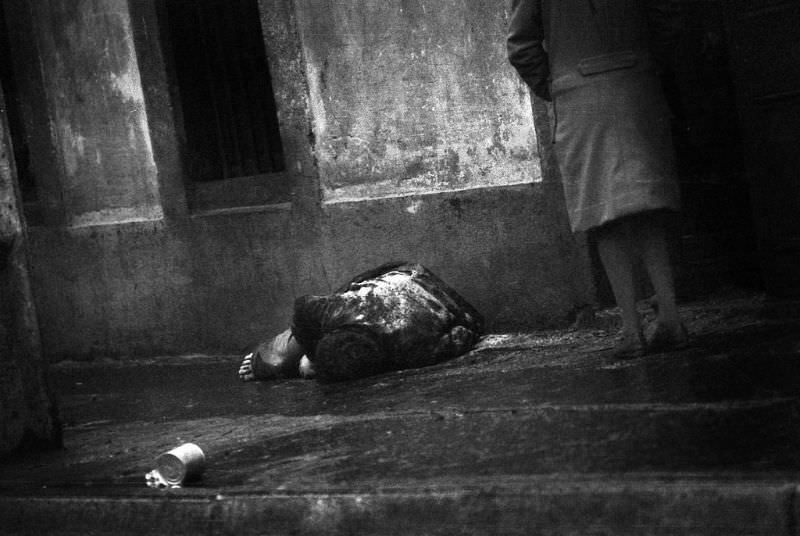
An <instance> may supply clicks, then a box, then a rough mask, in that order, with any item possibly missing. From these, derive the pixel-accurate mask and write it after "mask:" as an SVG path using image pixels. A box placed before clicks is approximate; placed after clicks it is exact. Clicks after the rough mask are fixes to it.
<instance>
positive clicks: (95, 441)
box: [0, 296, 800, 535]
mask: <svg viewBox="0 0 800 536" xmlns="http://www.w3.org/2000/svg"><path fill="white" fill-rule="evenodd" d="M682 313H683V315H684V318H685V319H686V320H687V325H688V327H689V330H690V332H691V333H692V335H693V338H692V343H691V345H690V346H689V347H688V348H686V349H684V350H681V351H680V352H672V353H663V354H654V355H649V356H646V357H643V358H639V359H634V360H627V361H619V360H615V359H613V358H611V356H610V355H609V352H608V348H610V346H611V344H612V343H613V333H614V326H613V324H614V315H613V313H609V312H602V313H601V314H600V315H598V319H597V320H596V321H595V322H594V324H592V325H589V326H586V327H583V328H581V329H574V330H565V331H550V332H542V333H527V334H502V335H490V336H488V337H486V338H485V339H484V340H483V341H482V342H481V344H480V345H479V347H478V348H477V349H476V350H475V351H473V352H471V353H470V354H468V355H466V356H463V357H461V358H459V359H457V360H454V361H451V362H448V363H445V364H442V365H439V366H435V367H429V368H426V369H420V370H413V371H403V372H398V373H392V374H386V375H382V376H378V377H374V378H369V379H365V380H360V381H355V382H348V383H342V384H333V385H322V384H317V383H316V382H313V381H305V380H292V381H281V382H275V383H264V384H242V383H239V381H238V379H237V378H236V371H237V368H238V362H237V359H236V358H235V357H230V358H225V357H216V358H211V357H204V356H191V357H182V358H166V359H160V360H153V361H152V362H137V363H135V364H120V363H114V362H107V363H92V364H77V363H73V364H70V363H65V364H62V365H59V366H58V367H56V369H55V370H54V371H53V380H54V382H55V385H56V389H57V391H58V392H59V393H60V394H61V408H62V416H63V419H64V421H65V424H66V429H65V444H66V448H65V449H64V450H63V451H60V452H57V453H49V454H44V455H30V456H27V457H25V458H18V459H15V460H11V461H8V462H6V463H4V464H3V465H0V533H4V534H5V533H8V534H17V533H29V534H42V533H62V534H63V533H71V534H91V533H95V534H101V533H112V532H113V533H117V534H143V533H161V534H179V533H182V534H203V533H208V534H212V533H213V534H228V533H231V534H238V535H241V534H581V535H583V534H726V535H732V534H768V535H784V534H785V535H793V534H795V533H796V532H798V531H797V527H798V524H797V519H798V513H797V511H796V510H797V508H798V503H797V499H796V486H797V485H798V484H800V427H798V417H799V416H800V395H799V394H800V389H799V388H800V303H797V302H770V301H768V300H765V299H764V298H761V297H758V296H739V297H731V296H729V297H727V298H726V299H720V300H708V301H705V302H702V303H694V304H688V305H685V306H684V307H683V308H682ZM185 441H192V442H195V443H197V444H199V445H200V446H202V447H203V449H204V450H205V451H206V453H207V457H208V468H207V471H206V473H205V475H204V478H203V480H202V481H201V482H199V483H198V484H196V485H194V486H192V487H186V488H183V489H171V490H154V489H150V488H147V487H146V486H145V480H144V475H145V473H146V472H147V471H149V470H150V469H152V468H153V459H154V458H155V456H156V455H157V454H159V453H161V452H164V451H166V450H169V449H170V448H172V447H174V446H176V445H178V444H180V443H182V442H185Z"/></svg>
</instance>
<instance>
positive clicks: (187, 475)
mask: <svg viewBox="0 0 800 536" xmlns="http://www.w3.org/2000/svg"><path fill="white" fill-rule="evenodd" d="M205 468H206V456H205V454H203V450H202V449H201V448H200V447H198V446H197V445H195V444H194V443H184V444H183V445H181V446H180V447H176V448H174V449H172V450H170V451H169V452H165V453H164V454H161V455H160V456H159V457H158V458H156V469H157V470H158V472H159V473H161V476H162V478H163V479H164V480H165V481H166V482H167V484H169V485H170V486H180V485H181V484H183V483H184V482H190V481H192V480H197V479H199V478H200V476H201V475H202V474H203V471H204V470H205Z"/></svg>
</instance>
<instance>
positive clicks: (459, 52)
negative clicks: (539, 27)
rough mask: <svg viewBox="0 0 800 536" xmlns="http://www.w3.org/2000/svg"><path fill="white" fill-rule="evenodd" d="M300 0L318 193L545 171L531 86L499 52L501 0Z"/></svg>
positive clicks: (468, 183)
mask: <svg viewBox="0 0 800 536" xmlns="http://www.w3.org/2000/svg"><path fill="white" fill-rule="evenodd" d="M297 6H298V19H299V29H300V32H301V35H302V39H303V46H304V51H305V55H306V62H307V66H306V69H307V72H308V84H309V94H310V105H311V109H312V111H313V125H314V131H315V135H316V141H317V146H316V154H317V158H318V160H319V169H320V180H321V184H322V188H323V192H324V197H325V200H327V201H336V200H351V199H364V198H374V197H377V196H388V195H397V194H399V193H419V192H427V191H432V190H434V191H441V190H455V189H462V188H473V187H480V186H491V185H506V184H516V183H523V182H534V181H538V180H541V175H540V174H539V173H537V171H536V170H537V169H538V155H537V153H536V151H535V150H534V147H535V134H534V129H533V122H532V118H531V113H530V98H529V96H528V91H527V90H526V89H525V88H524V87H523V85H522V84H521V83H520V81H519V80H518V77H517V76H516V73H514V72H513V70H512V69H510V68H509V65H508V61H507V60H506V56H505V42H504V35H505V28H506V24H507V15H508V13H507V9H506V8H505V7H503V8H500V7H498V5H497V3H496V2H488V1H473V2H465V1H463V0H444V1H442V0H436V1H433V0H395V1H390V2H377V1H361V2H342V1H338V0H302V1H299V2H297ZM323 13H324V16H320V14H323Z"/></svg>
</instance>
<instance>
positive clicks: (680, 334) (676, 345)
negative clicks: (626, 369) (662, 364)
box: [647, 323, 689, 352]
mask: <svg viewBox="0 0 800 536" xmlns="http://www.w3.org/2000/svg"><path fill="white" fill-rule="evenodd" d="M688 344H689V332H688V331H687V330H686V326H684V325H683V323H680V324H678V326H677V327H675V328H669V327H667V326H665V325H664V324H656V329H655V331H653V334H652V335H651V336H650V338H649V339H648V341H647V349H648V351H650V352H667V351H672V350H681V349H683V348H686V346H687V345H688Z"/></svg>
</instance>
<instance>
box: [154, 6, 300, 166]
mask: <svg viewBox="0 0 800 536" xmlns="http://www.w3.org/2000/svg"><path fill="white" fill-rule="evenodd" d="M167 31H168V33H169V39H170V41H171V44H172V53H173V65H174V74H175V77H176V79H177V80H176V81H177V86H178V93H179V97H180V108H181V109H182V120H183V141H184V149H183V150H184V167H185V170H186V174H187V176H188V177H189V178H190V179H191V180H194V181H213V180H220V179H230V178H235V177H252V176H255V175H263V174H266V173H274V172H279V171H283V170H284V158H283V148H282V144H281V138H280V132H279V130H278V118H277V113H276V107H275V99H274V96H273V92H272V81H271V79H270V74H269V67H268V64H267V57H266V51H265V48H264V38H263V34H262V30H261V24H260V15H259V11H258V5H257V0H206V1H203V2H198V1H197V0H168V2H167Z"/></svg>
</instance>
